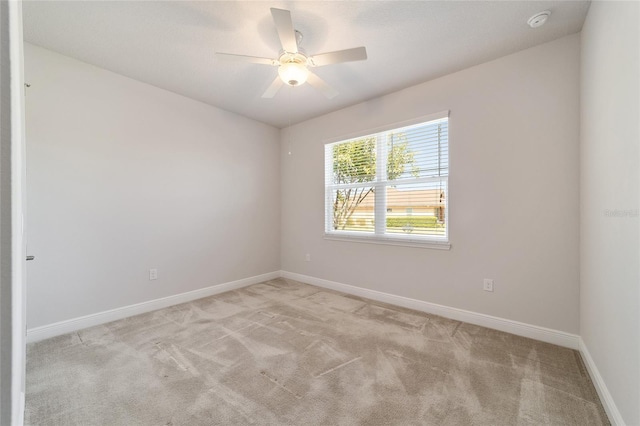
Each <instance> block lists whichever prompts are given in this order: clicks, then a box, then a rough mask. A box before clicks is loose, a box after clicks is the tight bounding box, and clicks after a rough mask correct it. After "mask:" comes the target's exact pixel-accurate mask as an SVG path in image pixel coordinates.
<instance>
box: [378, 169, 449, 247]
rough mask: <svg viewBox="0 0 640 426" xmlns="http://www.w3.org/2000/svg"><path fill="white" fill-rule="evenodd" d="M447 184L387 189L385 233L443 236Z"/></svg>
mask: <svg viewBox="0 0 640 426" xmlns="http://www.w3.org/2000/svg"><path fill="white" fill-rule="evenodd" d="M446 193H447V188H446V180H444V179H443V180H442V181H440V182H435V183H421V184H403V185H394V186H390V187H387V233H389V234H411V235H429V236H436V237H445V236H446V226H447V224H446V213H447V212H446Z"/></svg>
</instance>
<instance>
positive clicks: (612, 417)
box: [580, 337, 625, 426]
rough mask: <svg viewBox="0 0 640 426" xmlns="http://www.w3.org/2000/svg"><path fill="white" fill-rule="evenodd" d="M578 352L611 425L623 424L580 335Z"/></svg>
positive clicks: (621, 425)
mask: <svg viewBox="0 0 640 426" xmlns="http://www.w3.org/2000/svg"><path fill="white" fill-rule="evenodd" d="M580 353H581V354H582V359H583V360H584V363H585V364H586V366H587V370H588V371H589V375H590V376H591V380H592V381H593V385H594V386H595V388H596V391H597V392H598V396H599V397H600V401H602V405H603V406H604V410H605V411H606V412H607V416H609V421H610V422H611V425H612V426H624V425H625V422H624V420H623V419H622V415H621V414H620V411H618V407H617V406H616V403H615V402H614V401H613V397H612V396H611V394H610V393H609V389H607V385H606V384H605V383H604V380H603V379H602V376H601V375H600V371H598V367H596V363H595V362H594V361H593V358H591V354H590V353H589V349H587V345H586V344H585V343H584V340H582V337H580Z"/></svg>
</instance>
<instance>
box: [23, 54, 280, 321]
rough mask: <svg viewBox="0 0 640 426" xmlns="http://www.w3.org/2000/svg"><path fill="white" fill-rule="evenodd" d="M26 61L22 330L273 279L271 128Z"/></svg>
mask: <svg viewBox="0 0 640 426" xmlns="http://www.w3.org/2000/svg"><path fill="white" fill-rule="evenodd" d="M25 55H26V58H25V60H26V81H27V82H28V83H29V84H31V88H30V89H29V90H28V94H27V117H26V119H27V149H28V151H27V167H28V174H27V184H28V195H29V197H28V198H29V199H28V219H27V223H28V246H29V252H30V253H31V254H33V255H35V256H36V260H35V261H34V262H29V270H28V274H29V280H28V294H27V298H28V306H27V311H28V312H27V326H28V327H29V328H33V327H38V326H41V325H46V324H51V323H54V322H57V321H61V320H65V319H70V318H76V317H79V316H83V315H87V314H91V313H96V312H101V311H104V310H108V309H113V308H118V307H123V306H126V305H130V304H134V303H138V302H142V301H148V300H152V299H156V298H160V297H164V296H169V295H174V294H178V293H182V292H186V291H190V290H195V289H199V288H204V287H207V286H211V285H214V284H220V283H225V282H229V281H233V280H237V279H241V278H246V277H250V276H254V275H258V274H263V273H268V272H272V271H277V270H279V269H280V258H279V257H280V253H279V240H280V188H279V176H280V171H279V169H280V164H279V134H280V131H279V130H278V129H276V128H274V127H271V126H268V125H265V124H262V123H258V122H255V121H252V120H249V119H247V118H243V117H241V116H238V115H235V114H232V113H229V112H225V111H222V110H220V109H217V108H214V107H211V106H208V105H205V104H202V103H199V102H196V101H193V100H191V99H187V98H185V97H182V96H179V95H176V94H173V93H170V92H167V91H164V90H161V89H158V88H155V87H153V86H149V85H147V84H143V83H140V82H138V81H135V80H131V79H128V78H125V77H122V76H120V75H117V74H114V73H111V72H108V71H106V70H103V69H100V68H97V67H94V66H91V65H88V64H85V63H82V62H79V61H76V60H74V59H71V58H68V57H65V56H62V55H59V54H57V53H54V52H52V51H48V50H45V49H42V48H40V47H37V46H33V45H29V44H27V45H26V53H25ZM184 78H189V76H184ZM149 268H158V271H159V279H158V280H157V281H149V279H148V270H149Z"/></svg>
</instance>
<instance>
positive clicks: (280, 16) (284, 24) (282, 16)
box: [271, 7, 298, 53]
mask: <svg viewBox="0 0 640 426" xmlns="http://www.w3.org/2000/svg"><path fill="white" fill-rule="evenodd" d="M271 15H272V16H273V22H274V23H275V24H276V30H278V37H280V43H281V44H282V48H283V49H284V51H285V52H289V53H298V43H297V42H296V32H295V30H294V28H293V22H292V21H291V12H289V11H288V10H284V9H276V8H273V7H272V8H271Z"/></svg>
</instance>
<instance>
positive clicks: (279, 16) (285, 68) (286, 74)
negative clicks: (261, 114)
mask: <svg viewBox="0 0 640 426" xmlns="http://www.w3.org/2000/svg"><path fill="white" fill-rule="evenodd" d="M271 15H272V16H273V22H274V23H275V25H276V30H277V31H278V37H279V38H280V43H281V44H282V50H281V51H280V54H279V56H278V58H277V59H269V58H260V57H256V56H246V55H234V54H231V53H220V52H216V56H217V57H219V58H224V59H231V60H238V61H244V62H252V63H255V64H262V65H271V66H274V67H278V77H276V79H275V80H274V81H273V83H271V85H270V86H269V88H268V89H267V90H266V91H265V92H264V93H263V94H262V97H263V98H273V97H274V96H275V95H276V93H278V90H280V88H281V87H282V85H283V84H288V85H289V86H299V85H301V84H304V83H305V82H308V83H309V84H310V85H311V86H313V87H315V88H316V89H318V90H320V91H321V92H322V93H324V95H325V96H326V97H327V98H329V99H332V98H334V97H335V96H336V95H337V94H338V92H337V91H336V90H335V89H333V88H332V87H331V86H329V85H328V84H327V83H325V82H324V80H322V79H321V78H320V77H318V76H317V75H315V74H314V73H313V72H311V70H310V69H309V67H322V66H325V65H331V64H339V63H342V62H351V61H362V60H365V59H367V50H366V49H365V48H364V47H354V48H353V49H345V50H338V51H336V52H328V53H320V54H318V55H313V56H309V55H307V53H306V52H305V51H304V49H302V48H301V47H300V42H301V41H302V34H301V33H300V32H299V31H297V30H295V29H294V28H293V22H292V21H291V12H289V11H288V10H283V9H275V8H271Z"/></svg>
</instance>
